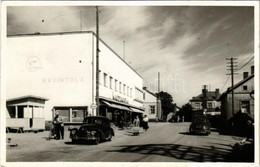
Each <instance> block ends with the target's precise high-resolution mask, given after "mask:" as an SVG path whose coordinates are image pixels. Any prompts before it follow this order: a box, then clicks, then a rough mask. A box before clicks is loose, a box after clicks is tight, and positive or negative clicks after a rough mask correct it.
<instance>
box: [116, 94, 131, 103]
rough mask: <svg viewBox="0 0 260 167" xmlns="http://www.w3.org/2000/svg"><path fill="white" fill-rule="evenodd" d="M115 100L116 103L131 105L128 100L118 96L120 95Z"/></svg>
mask: <svg viewBox="0 0 260 167" xmlns="http://www.w3.org/2000/svg"><path fill="white" fill-rule="evenodd" d="M113 100H116V101H118V102H122V103H127V104H128V103H129V102H128V100H127V99H126V98H124V97H121V96H118V95H114V96H113Z"/></svg>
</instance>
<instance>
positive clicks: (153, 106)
mask: <svg viewBox="0 0 260 167" xmlns="http://www.w3.org/2000/svg"><path fill="white" fill-rule="evenodd" d="M143 90H144V108H145V114H146V115H147V117H148V118H149V120H158V119H162V106H161V101H160V100H158V99H157V97H156V95H155V94H154V93H152V92H150V91H149V90H147V88H146V87H144V88H143Z"/></svg>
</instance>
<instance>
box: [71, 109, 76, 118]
mask: <svg viewBox="0 0 260 167" xmlns="http://www.w3.org/2000/svg"><path fill="white" fill-rule="evenodd" d="M76 117H77V111H75V110H74V111H72V118H76Z"/></svg>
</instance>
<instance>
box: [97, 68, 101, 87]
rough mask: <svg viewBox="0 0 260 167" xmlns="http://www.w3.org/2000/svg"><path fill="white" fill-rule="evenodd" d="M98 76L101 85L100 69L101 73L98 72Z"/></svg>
mask: <svg viewBox="0 0 260 167" xmlns="http://www.w3.org/2000/svg"><path fill="white" fill-rule="evenodd" d="M98 75H99V76H98V78H99V84H100V85H101V71H100V70H99V74H98Z"/></svg>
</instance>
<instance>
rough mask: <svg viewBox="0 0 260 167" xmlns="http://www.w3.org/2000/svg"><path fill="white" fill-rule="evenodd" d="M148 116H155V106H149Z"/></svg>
mask: <svg viewBox="0 0 260 167" xmlns="http://www.w3.org/2000/svg"><path fill="white" fill-rule="evenodd" d="M150 114H155V106H150Z"/></svg>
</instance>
